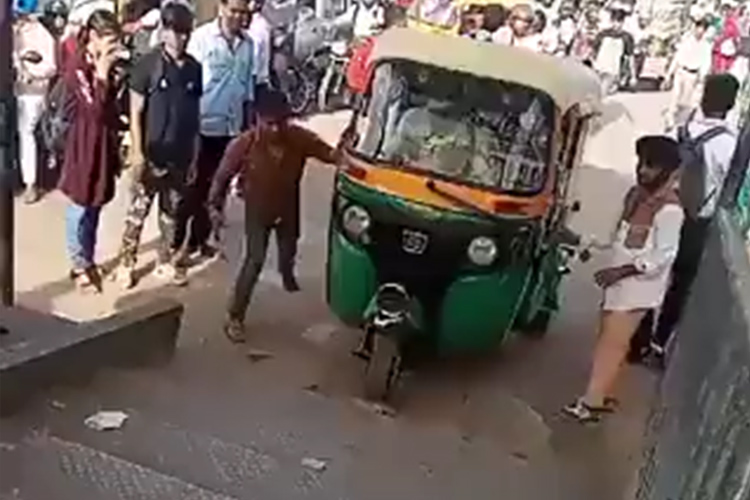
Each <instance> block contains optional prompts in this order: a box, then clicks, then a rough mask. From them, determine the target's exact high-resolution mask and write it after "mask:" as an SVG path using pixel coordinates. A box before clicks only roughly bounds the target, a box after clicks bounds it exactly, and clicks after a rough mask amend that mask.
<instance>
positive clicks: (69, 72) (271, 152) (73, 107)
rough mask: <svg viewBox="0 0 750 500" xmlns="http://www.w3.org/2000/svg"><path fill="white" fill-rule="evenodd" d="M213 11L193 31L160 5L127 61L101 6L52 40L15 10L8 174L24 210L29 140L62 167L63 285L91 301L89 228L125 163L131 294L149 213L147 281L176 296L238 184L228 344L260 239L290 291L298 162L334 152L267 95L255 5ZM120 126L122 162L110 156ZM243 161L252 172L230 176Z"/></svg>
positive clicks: (235, 334)
mask: <svg viewBox="0 0 750 500" xmlns="http://www.w3.org/2000/svg"><path fill="white" fill-rule="evenodd" d="M218 7H219V8H218V15H217V17H216V18H215V19H213V20H211V21H209V22H207V23H205V24H202V25H201V26H199V27H198V28H195V29H194V24H195V20H194V14H193V11H192V9H191V8H190V7H189V6H188V5H187V4H185V3H182V2H180V1H173V2H168V3H166V4H165V5H164V6H162V7H161V8H160V9H159V16H158V35H157V37H156V39H155V40H150V41H149V42H148V44H147V49H146V50H144V51H143V53H142V54H140V55H139V56H138V57H137V59H135V60H131V57H132V52H130V51H126V50H125V45H124V40H125V37H127V36H128V35H129V34H132V32H133V29H134V28H133V26H132V24H131V25H128V24H123V23H120V22H119V21H118V18H117V17H116V15H115V14H114V13H113V12H112V11H111V10H110V9H93V11H92V12H90V13H88V15H87V16H86V20H85V22H83V23H82V24H80V25H78V26H75V27H74V28H71V27H70V26H68V27H67V28H66V29H61V30H59V32H57V33H56V34H53V33H52V32H51V30H49V29H48V28H47V27H45V26H44V25H43V23H42V22H41V19H42V17H41V16H35V15H33V14H31V13H28V12H18V13H17V19H16V22H15V45H14V53H15V55H16V57H15V64H16V72H17V79H16V81H17V86H16V90H17V92H18V98H19V104H20V106H19V107H20V109H19V120H18V124H19V140H20V141H21V151H20V154H19V163H20V165H21V171H22V173H23V182H24V183H25V184H26V186H27V195H26V201H27V202H35V201H37V200H38V199H39V196H40V191H39V189H38V188H37V185H36V181H35V177H34V174H35V172H36V171H37V170H36V169H37V167H38V164H39V159H38V158H37V157H36V156H35V155H36V151H37V150H38V149H39V148H38V146H40V145H41V144H38V143H37V142H38V141H37V138H38V135H42V136H44V137H43V139H44V140H42V141H39V142H42V143H43V144H44V145H45V146H48V151H47V154H48V155H49V156H51V157H53V158H54V159H56V160H57V161H58V163H59V164H60V178H59V182H58V183H57V187H58V188H59V190H60V191H61V192H62V194H63V195H65V197H66V199H67V208H66V213H65V223H66V243H67V248H68V253H69V257H70V262H71V270H70V276H71V278H72V279H73V280H74V281H75V283H76V284H77V286H78V287H80V288H81V289H83V290H94V291H101V289H102V287H103V280H102V276H101V270H100V268H99V266H97V260H96V247H97V232H98V225H99V218H100V214H101V211H102V209H103V207H105V206H106V205H107V204H108V203H109V202H110V201H111V200H112V199H113V198H114V196H115V190H116V189H117V186H118V183H117V182H116V180H117V177H118V176H119V175H120V173H121V171H122V170H123V168H124V166H125V165H124V163H127V165H128V166H129V168H130V176H131V182H130V191H131V192H130V198H129V208H128V210H127V215H126V219H125V221H124V229H123V235H122V244H121V250H120V255H119V265H118V267H117V269H116V271H115V272H114V273H113V277H114V278H115V280H116V281H118V282H119V283H121V284H122V285H123V286H124V287H125V288H130V287H133V286H135V284H136V274H135V267H136V260H137V255H138V247H139V243H140V238H141V233H142V229H143V226H144V223H145V221H146V218H147V216H148V214H149V212H150V210H151V206H152V205H153V204H154V202H157V208H158V212H159V213H158V222H159V230H160V245H159V251H158V266H157V269H156V275H157V276H158V277H160V278H162V279H165V280H167V281H168V282H170V283H172V284H174V285H178V286H182V285H185V284H186V283H187V269H188V267H189V266H190V265H192V264H193V263H195V262H197V261H200V260H201V259H206V258H212V257H214V256H215V255H216V254H217V249H216V246H215V241H212V240H213V239H215V238H217V237H218V234H217V233H218V230H219V229H220V227H221V224H222V223H221V221H222V220H223V217H222V215H221V214H222V213H223V205H224V194H225V193H226V185H227V184H228V183H229V182H230V181H231V180H232V179H233V178H236V182H239V183H240V188H239V189H240V191H243V192H246V195H245V196H244V199H245V200H246V206H247V210H246V215H247V217H246V220H247V224H246V226H247V227H246V229H247V231H246V233H247V252H246V255H245V262H244V264H243V266H242V270H241V272H240V274H239V277H238V280H237V286H236V289H235V293H234V294H233V298H232V300H231V304H230V306H229V308H228V320H227V329H226V330H227V334H228V335H229V337H230V338H231V339H232V340H235V341H239V340H241V339H242V336H241V331H242V328H241V325H242V322H243V319H244V313H245V309H246V308H247V305H248V303H249V300H250V295H251V292H252V288H253V286H254V284H255V281H257V278H258V274H259V273H260V270H261V268H262V263H263V261H264V257H265V247H266V245H267V242H268V236H269V233H270V232H271V230H275V232H276V234H277V238H278V241H279V249H280V254H281V257H280V259H279V262H280V264H279V267H280V268H279V271H280V273H281V275H282V278H283V283H284V287H285V288H286V289H287V290H288V291H290V292H294V291H297V290H299V285H298V283H297V280H296V278H295V274H294V262H295V258H296V251H297V238H298V237H299V213H298V212H299V181H300V179H301V177H302V170H303V168H304V164H305V160H306V158H307V157H308V156H313V157H316V158H319V159H320V160H322V161H325V162H329V163H330V162H333V159H334V155H335V151H334V150H333V149H332V148H330V147H329V146H328V145H327V144H326V143H324V142H323V141H322V140H320V139H319V138H317V137H316V136H315V135H314V134H313V133H311V132H308V131H306V130H303V129H301V128H299V127H296V126H293V125H291V124H289V118H290V117H291V113H290V111H289V106H288V103H287V100H286V97H285V96H284V95H283V94H282V93H280V92H278V91H275V90H273V89H272V88H271V86H270V85H269V74H270V68H269V67H268V66H269V65H270V57H269V54H268V44H269V43H270V28H269V25H268V23H267V21H266V20H265V19H263V18H262V15H261V14H260V9H261V8H262V4H260V3H252V4H251V3H249V2H248V0H219V6H218ZM142 17H143V16H140V17H139V19H141V18H142ZM123 90H125V92H123ZM123 97H125V99H124V98H123ZM123 102H126V103H127V105H126V106H125V109H124V110H123ZM123 123H126V124H127V126H126V127H125V128H126V130H125V132H126V133H127V134H128V135H129V138H130V148H129V155H128V157H127V158H123V157H122V155H121V146H122V143H123ZM39 129H42V131H43V132H42V133H41V134H36V133H35V132H37V131H38V130H39ZM56 145H59V148H56V147H55V146H56ZM225 153H226V154H225ZM248 155H251V156H252V157H253V158H254V161H253V162H252V167H250V168H240V167H244V166H245V164H246V161H245V160H246V159H247V157H248ZM222 162H223V163H222ZM220 164H222V165H223V166H222V167H221V168H219V165H220ZM217 171H218V172H219V173H218V175H217ZM212 186H213V187H212ZM209 194H210V195H211V197H210V199H209Z"/></svg>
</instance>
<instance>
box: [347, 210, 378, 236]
mask: <svg viewBox="0 0 750 500" xmlns="http://www.w3.org/2000/svg"><path fill="white" fill-rule="evenodd" d="M371 222H372V221H371V220H370V214H368V213H367V210H365V209H364V208H362V207H360V206H359V205H351V206H349V207H347V208H346V210H344V213H343V214H342V216H341V224H342V225H343V226H344V230H345V231H346V232H347V234H348V235H349V236H350V237H351V238H354V239H359V238H362V236H364V234H365V233H366V232H367V230H368V229H369V228H370V223H371Z"/></svg>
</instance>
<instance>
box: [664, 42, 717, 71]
mask: <svg viewBox="0 0 750 500" xmlns="http://www.w3.org/2000/svg"><path fill="white" fill-rule="evenodd" d="M711 51H712V46H711V42H710V41H709V39H708V37H706V36H705V35H704V36H703V37H702V38H700V39H699V38H696V36H695V34H694V33H686V34H685V35H684V36H683V37H682V39H681V40H680V43H679V44H678V45H677V51H676V52H675V55H674V63H673V64H674V65H675V69H676V70H679V69H683V70H687V71H690V72H691V73H697V74H698V75H700V76H706V75H708V74H709V73H710V72H711Z"/></svg>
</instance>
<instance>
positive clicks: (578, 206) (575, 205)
mask: <svg viewBox="0 0 750 500" xmlns="http://www.w3.org/2000/svg"><path fill="white" fill-rule="evenodd" d="M569 210H570V211H571V212H573V213H577V212H580V211H581V202H580V201H578V200H575V201H574V202H573V203H572V204H571V205H570V209H569Z"/></svg>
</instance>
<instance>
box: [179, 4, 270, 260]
mask: <svg viewBox="0 0 750 500" xmlns="http://www.w3.org/2000/svg"><path fill="white" fill-rule="evenodd" d="M248 11H249V6H248V0H219V15H218V17H217V18H216V19H215V20H213V21H210V22H208V23H206V24H204V25H202V26H200V27H198V29H196V30H195V32H194V33H193V36H192V38H191V39H190V43H189V45H188V52H189V53H190V55H192V56H193V57H195V59H197V60H198V62H200V63H201V64H202V66H203V95H202V97H201V103H200V108H201V109H200V122H201V123H200V141H199V151H198V156H197V161H196V162H195V166H194V172H193V178H192V182H191V188H190V190H189V193H188V199H187V205H188V209H189V210H190V211H191V218H190V228H189V233H190V239H189V241H188V246H187V251H188V254H193V253H196V252H200V254H201V255H202V256H204V257H211V256H213V255H214V254H215V250H214V249H213V248H212V247H211V246H210V245H209V244H208V239H209V236H210V235H211V221H210V218H209V215H208V211H207V209H206V198H207V196H208V190H209V188H210V187H211V181H212V179H213V177H214V174H215V173H216V169H217V168H218V167H219V162H220V161H221V158H222V156H223V155H224V150H225V149H226V147H227V144H229V141H231V140H232V139H233V138H235V137H237V136H238V135H239V134H240V132H242V131H243V130H244V129H245V128H246V127H247V125H248V124H249V121H250V113H251V109H252V103H253V101H254V100H255V77H254V73H255V71H254V67H253V63H254V61H253V53H254V48H253V42H252V39H251V38H250V37H249V36H248V35H247V34H246V33H245V32H244V29H243V26H244V21H245V19H246V17H247V15H248Z"/></svg>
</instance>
